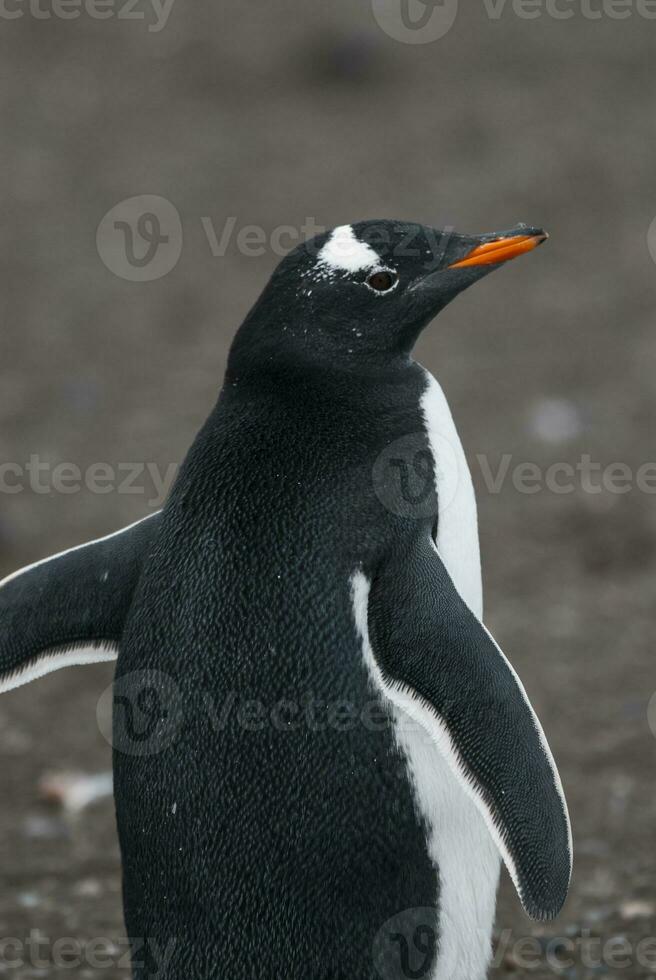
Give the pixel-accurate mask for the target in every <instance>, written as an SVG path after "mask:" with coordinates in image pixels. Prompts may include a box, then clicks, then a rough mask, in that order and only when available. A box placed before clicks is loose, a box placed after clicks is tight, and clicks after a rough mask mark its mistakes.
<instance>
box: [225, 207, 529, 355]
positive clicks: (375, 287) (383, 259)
mask: <svg viewBox="0 0 656 980" xmlns="http://www.w3.org/2000/svg"><path fill="white" fill-rule="evenodd" d="M546 238H547V235H546V233H545V232H544V231H542V229H540V228H532V227H528V226H526V225H518V226H517V227H515V228H514V229H512V230H510V231H505V232H495V233H491V234H485V235H462V234H457V233H456V232H454V231H451V230H448V229H443V230H437V229H433V228H429V227H426V226H424V225H419V224H408V223H403V222H398V221H387V220H382V221H363V222H360V223H358V224H354V225H342V226H340V227H338V228H334V229H332V230H331V231H329V232H326V233H323V234H321V235H318V236H317V237H316V238H313V239H311V240H310V241H308V242H304V243H302V244H301V245H299V246H298V247H297V248H295V249H294V250H293V251H292V252H290V253H289V255H287V256H286V257H285V258H284V259H283V260H282V261H281V262H280V264H279V266H278V268H277V269H276V270H275V272H274V274H273V276H272V277H271V279H270V281H269V283H268V285H267V286H266V288H265V290H264V292H263V293H262V295H261V297H260V299H259V300H258V302H257V304H256V306H255V307H254V309H253V310H252V311H251V313H250V314H249V316H248V317H247V319H246V321H245V323H244V325H243V326H242V328H241V330H240V331H239V333H238V335H237V338H236V340H235V344H234V345H233V360H237V359H240V360H242V361H243V360H244V357H247V359H248V360H250V361H258V360H260V361H261V360H265V361H268V362H271V360H276V359H279V360H283V361H284V360H286V361H289V360H297V361H298V360H300V361H302V362H304V363H308V362H316V363H321V364H324V365H325V364H326V363H328V362H331V363H333V364H340V365H350V366H352V367H357V365H359V364H367V363H370V364H380V363H381V362H384V361H386V360H388V361H389V360H395V359H398V358H399V357H407V355H408V354H409V352H410V350H411V349H412V347H413V345H414V343H415V341H416V340H417V337H418V336H419V334H420V332H421V331H422V330H423V328H424V327H425V326H426V325H427V324H428V323H429V322H430V321H431V320H432V319H433V318H434V317H435V316H436V315H437V314H438V313H439V312H440V310H442V309H443V308H444V307H445V306H446V305H447V303H450V302H451V300H452V299H454V298H455V297H456V296H457V295H458V293H460V292H462V291H463V290H464V289H466V288H467V287H468V286H471V285H472V284H473V283H474V282H477V281H478V280H479V279H481V278H483V276H485V275H487V274H488V273H489V272H492V271H494V269H498V268H499V266H500V265H502V264H503V263H504V262H507V261H508V260H509V259H512V258H515V257H516V256H518V255H521V254H523V253H524V252H528V251H530V250H532V249H533V248H535V247H536V246H537V245H539V244H541V243H542V242H543V241H544V240H545V239H546Z"/></svg>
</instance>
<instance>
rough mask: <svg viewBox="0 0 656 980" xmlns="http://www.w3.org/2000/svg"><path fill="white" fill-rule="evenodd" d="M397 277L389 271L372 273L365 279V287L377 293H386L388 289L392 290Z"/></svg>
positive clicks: (397, 279)
mask: <svg viewBox="0 0 656 980" xmlns="http://www.w3.org/2000/svg"><path fill="white" fill-rule="evenodd" d="M398 281H399V277H398V276H397V274H396V273H395V272H390V271H389V269H382V270H381V271H380V272H374V273H372V275H370V276H369V278H368V279H367V286H369V289H373V290H374V291H375V292H377V293H388V292H389V291H390V289H393V288H394V287H395V286H396V284H397V282H398Z"/></svg>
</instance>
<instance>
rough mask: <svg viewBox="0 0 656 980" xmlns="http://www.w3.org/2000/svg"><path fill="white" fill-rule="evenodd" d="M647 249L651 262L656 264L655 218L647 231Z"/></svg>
mask: <svg viewBox="0 0 656 980" xmlns="http://www.w3.org/2000/svg"><path fill="white" fill-rule="evenodd" d="M647 248H648V249H649V254H650V255H651V257H652V259H653V261H654V262H656V218H654V220H653V221H652V223H651V224H650V226H649V230H648V231H647Z"/></svg>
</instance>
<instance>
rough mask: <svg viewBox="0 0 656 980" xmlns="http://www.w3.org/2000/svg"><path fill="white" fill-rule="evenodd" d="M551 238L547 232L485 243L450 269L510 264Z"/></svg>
mask: <svg viewBox="0 0 656 980" xmlns="http://www.w3.org/2000/svg"><path fill="white" fill-rule="evenodd" d="M548 237H549V236H548V235H547V233H546V231H542V232H540V233H539V234H534V235H510V236H507V237H504V238H497V239H495V241H493V242H485V244H484V245H477V246H476V248H474V249H472V251H471V252H470V253H469V255H467V256H465V258H464V259H460V261H459V262H454V263H453V265H450V266H449V269H464V268H465V267H466V266H469V265H497V264H498V263H501V262H508V260H509V259H516V258H517V256H518V255H523V254H524V252H531V251H532V250H533V249H534V248H535V247H536V246H537V245H541V244H542V242H544V241H546V240H547V238H548Z"/></svg>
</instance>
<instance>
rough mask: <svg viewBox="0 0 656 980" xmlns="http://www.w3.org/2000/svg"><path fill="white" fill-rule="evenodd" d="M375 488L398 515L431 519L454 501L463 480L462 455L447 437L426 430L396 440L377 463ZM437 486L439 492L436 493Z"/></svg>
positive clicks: (416, 518)
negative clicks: (460, 463) (461, 477)
mask: <svg viewBox="0 0 656 980" xmlns="http://www.w3.org/2000/svg"><path fill="white" fill-rule="evenodd" d="M372 479H373V484H374V491H375V493H376V496H377V497H378V499H379V500H380V502H381V503H382V504H383V506H384V507H385V508H387V510H389V511H391V512H392V513H393V514H396V515H397V516H398V517H409V518H413V519H415V520H427V519H430V518H431V517H436V516H437V505H438V496H439V509H440V514H444V512H445V511H446V509H447V507H448V506H449V504H450V503H451V502H452V501H453V499H454V497H455V495H456V490H457V488H458V481H459V468H458V456H457V455H456V452H455V450H454V448H453V446H452V445H451V443H450V442H449V440H448V439H446V438H445V437H443V436H440V435H435V434H432V436H431V445H430V446H429V444H428V440H427V438H426V434H425V433H424V432H412V433H410V434H409V435H407V436H401V438H400V439H395V440H394V442H391V443H390V444H389V446H386V447H385V449H384V450H383V451H382V453H380V455H379V456H378V458H377V459H376V462H375V463H374V465H373V470H372ZM436 488H437V493H436Z"/></svg>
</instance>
